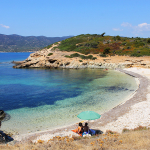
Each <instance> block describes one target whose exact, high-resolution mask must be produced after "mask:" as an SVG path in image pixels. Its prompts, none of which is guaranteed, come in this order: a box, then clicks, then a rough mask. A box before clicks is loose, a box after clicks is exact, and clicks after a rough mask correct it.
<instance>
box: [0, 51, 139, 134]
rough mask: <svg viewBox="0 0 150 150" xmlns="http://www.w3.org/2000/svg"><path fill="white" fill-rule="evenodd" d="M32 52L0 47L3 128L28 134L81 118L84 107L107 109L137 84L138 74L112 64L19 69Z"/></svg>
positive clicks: (98, 111)
mask: <svg viewBox="0 0 150 150" xmlns="http://www.w3.org/2000/svg"><path fill="white" fill-rule="evenodd" d="M30 54H31V53H29V52H24V53H0V110H4V111H5V112H6V114H7V118H6V119H4V120H3V121H2V126H1V130H3V131H5V132H11V133H13V134H26V133H33V132H38V131H46V130H52V129H54V128H59V127H63V126H67V125H70V124H74V123H77V122H79V121H81V120H80V119H79V118H78V117H77V115H78V114H79V113H81V112H82V111H87V110H90V111H95V112H97V113H99V114H103V113H105V112H106V111H108V110H110V109H112V108H114V107H115V106H117V105H119V104H121V103H123V102H125V101H126V100H127V99H128V98H129V97H130V96H131V95H132V94H133V93H134V92H135V90H136V89H137V87H138V86H137V83H136V80H135V78H133V77H131V76H129V75H126V74H124V73H121V72H119V71H116V70H110V69H108V70H106V69H42V68H40V69H39V68H32V69H31V68H30V69H29V68H26V69H25V68H23V69H14V68H13V65H14V64H13V63H12V61H21V60H25V59H26V58H27V57H28V56H29V55H30Z"/></svg>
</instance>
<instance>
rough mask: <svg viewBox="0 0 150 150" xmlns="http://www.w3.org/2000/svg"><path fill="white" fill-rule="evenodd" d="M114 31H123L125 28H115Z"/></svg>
mask: <svg viewBox="0 0 150 150" xmlns="http://www.w3.org/2000/svg"><path fill="white" fill-rule="evenodd" d="M113 30H114V31H123V29H119V28H113Z"/></svg>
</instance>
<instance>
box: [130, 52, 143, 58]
mask: <svg viewBox="0 0 150 150" xmlns="http://www.w3.org/2000/svg"><path fill="white" fill-rule="evenodd" d="M131 56H133V57H140V56H142V54H140V53H139V52H133V53H132V54H131Z"/></svg>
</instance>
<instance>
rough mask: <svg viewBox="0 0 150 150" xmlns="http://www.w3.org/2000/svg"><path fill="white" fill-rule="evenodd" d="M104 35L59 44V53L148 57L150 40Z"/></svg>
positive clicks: (88, 35)
mask: <svg viewBox="0 0 150 150" xmlns="http://www.w3.org/2000/svg"><path fill="white" fill-rule="evenodd" d="M104 34H105V33H103V34H101V35H98V34H81V35H78V36H74V37H71V38H68V39H65V40H63V41H62V42H61V44H60V45H59V46H58V48H59V49H60V50H61V51H76V52H80V53H83V54H85V55H87V54H100V55H101V56H104V57H105V56H107V55H108V54H109V55H111V56H112V55H129V56H136V57H139V56H150V38H140V37H136V38H133V37H132V38H129V37H120V36H104Z"/></svg>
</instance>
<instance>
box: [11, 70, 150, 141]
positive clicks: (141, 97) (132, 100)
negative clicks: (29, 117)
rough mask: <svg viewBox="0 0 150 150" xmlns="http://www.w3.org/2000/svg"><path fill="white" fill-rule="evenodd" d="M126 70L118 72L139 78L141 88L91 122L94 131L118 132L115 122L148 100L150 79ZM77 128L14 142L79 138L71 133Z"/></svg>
mask: <svg viewBox="0 0 150 150" xmlns="http://www.w3.org/2000/svg"><path fill="white" fill-rule="evenodd" d="M126 70H128V69H124V70H118V71H121V72H124V73H126V74H128V75H131V76H134V78H138V79H139V81H140V85H139V88H138V89H137V90H136V91H135V92H134V93H133V94H132V95H131V97H129V99H126V101H125V102H123V103H121V104H119V105H118V106H116V107H114V108H112V109H111V110H109V111H107V112H105V113H103V114H102V115H101V118H100V119H98V120H95V121H94V122H90V123H89V126H90V127H92V128H94V129H99V130H102V131H103V132H105V131H106V130H111V129H112V131H115V130H116V129H115V127H114V128H112V127H113V124H115V122H116V121H117V120H119V118H120V117H123V116H124V115H126V114H128V113H129V112H130V111H131V110H132V107H133V106H134V105H136V104H139V103H140V102H145V101H146V100H147V94H148V87H149V86H150V81H149V79H148V78H147V77H143V76H142V75H140V74H137V73H134V72H131V71H132V70H133V69H132V68H130V70H129V71H126ZM148 70H150V69H148ZM145 89H146V90H145ZM149 125H150V124H149ZM76 127H77V124H72V125H68V126H64V127H61V128H56V129H51V130H46V131H40V132H39V131H38V132H34V133H28V134H22V135H15V136H14V137H13V138H14V140H17V141H22V142H23V141H24V142H25V141H29V140H30V141H33V142H37V140H39V139H40V140H44V141H48V140H49V139H51V138H52V137H54V136H72V135H76V136H77V134H75V133H73V132H72V131H71V129H75V128H76ZM116 128H119V125H117V126H116ZM117 130H118V129H117ZM121 131H122V128H119V132H121Z"/></svg>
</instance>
